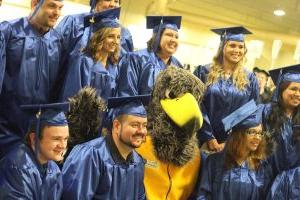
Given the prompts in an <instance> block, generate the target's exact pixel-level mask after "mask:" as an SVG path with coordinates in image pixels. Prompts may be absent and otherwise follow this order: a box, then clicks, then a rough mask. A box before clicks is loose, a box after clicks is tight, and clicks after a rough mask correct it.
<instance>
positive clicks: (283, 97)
mask: <svg viewBox="0 0 300 200" xmlns="http://www.w3.org/2000/svg"><path fill="white" fill-rule="evenodd" d="M270 75H271V78H272V79H273V81H274V83H276V86H277V88H276V90H275V92H274V96H273V99H272V101H273V102H272V103H270V104H267V105H266V107H265V109H264V112H263V113H264V118H263V124H264V129H266V130H267V131H269V132H270V133H271V137H272V138H273V140H274V141H275V143H276V149H275V152H274V157H275V167H276V168H280V167H284V169H291V168H295V169H292V170H290V171H285V172H283V173H282V174H281V175H279V177H277V178H276V180H275V181H274V183H273V186H272V190H271V191H270V197H269V198H270V199H299V198H300V194H299V188H298V186H299V181H298V180H299V178H298V177H299V175H300V173H299V167H300V158H299V145H297V144H298V143H299V137H300V129H299V126H300V65H294V66H289V67H285V68H279V69H275V70H271V71H270ZM282 152H286V153H285V154H282ZM283 159H284V160H283ZM297 188H298V189H297ZM280 197H282V198H280Z"/></svg>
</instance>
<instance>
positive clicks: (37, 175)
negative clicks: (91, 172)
mask: <svg viewBox="0 0 300 200" xmlns="http://www.w3.org/2000/svg"><path fill="white" fill-rule="evenodd" d="M61 106H66V104H51V105H49V104H48V105H33V106H32V105H29V106H25V107H26V108H27V109H29V110H31V111H34V112H35V111H37V113H36V118H35V119H33V121H32V123H31V126H30V129H29V131H28V133H27V135H26V138H25V142H24V143H20V144H18V145H15V146H13V148H12V149H11V150H10V151H9V152H8V153H7V154H6V155H5V156H4V157H3V158H2V159H1V160H0V199H32V200H41V199H51V200H60V198H61V194H62V190H63V182H62V174H61V172H60V169H59V167H58V166H57V164H56V163H55V161H56V162H59V161H61V160H62V159H63V155H64V153H65V151H66V148H67V140H68V138H69V129H68V123H67V120H66V117H65V115H64V113H63V112H61V110H60V107H61ZM57 108H59V109H57ZM33 116H35V115H33Z"/></svg>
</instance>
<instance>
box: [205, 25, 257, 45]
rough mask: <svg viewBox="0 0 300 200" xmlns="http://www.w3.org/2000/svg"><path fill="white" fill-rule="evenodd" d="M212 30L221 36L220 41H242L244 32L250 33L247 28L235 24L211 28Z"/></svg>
mask: <svg viewBox="0 0 300 200" xmlns="http://www.w3.org/2000/svg"><path fill="white" fill-rule="evenodd" d="M211 31H212V32H214V33H216V34H218V35H220V36H221V41H222V42H224V41H229V40H230V41H238V42H243V41H244V35H245V34H252V33H251V32H250V31H249V30H247V29H246V28H244V27H243V26H235V27H226V28H216V29H211Z"/></svg>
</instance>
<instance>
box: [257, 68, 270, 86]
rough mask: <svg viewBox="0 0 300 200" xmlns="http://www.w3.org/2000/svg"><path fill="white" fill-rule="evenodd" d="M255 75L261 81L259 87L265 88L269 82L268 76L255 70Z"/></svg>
mask: <svg viewBox="0 0 300 200" xmlns="http://www.w3.org/2000/svg"><path fill="white" fill-rule="evenodd" d="M255 75H256V78H257V80H258V83H259V88H265V87H266V85H267V82H268V76H267V75H266V74H265V73H263V72H255Z"/></svg>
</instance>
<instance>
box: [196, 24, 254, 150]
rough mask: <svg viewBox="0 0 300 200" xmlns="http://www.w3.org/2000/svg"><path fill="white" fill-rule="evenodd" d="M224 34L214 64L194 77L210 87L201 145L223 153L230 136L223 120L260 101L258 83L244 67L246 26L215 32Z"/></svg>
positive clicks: (208, 88)
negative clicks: (253, 102)
mask: <svg viewBox="0 0 300 200" xmlns="http://www.w3.org/2000/svg"><path fill="white" fill-rule="evenodd" d="M212 31H213V32H216V33H217V34H220V35H221V43H220V45H219V49H218V52H217V54H216V56H215V57H214V59H213V63H212V64H211V65H207V66H199V67H197V68H196V70H195V71H194V74H195V75H196V76H197V77H198V78H200V79H201V80H202V81H203V82H204V83H205V84H206V86H207V89H206V91H205V95H204V99H203V102H202V105H201V111H202V112H203V115H204V119H205V120H204V125H203V127H202V128H201V129H200V131H199V132H198V134H199V135H198V139H199V142H200V144H201V145H202V144H204V143H206V145H207V148H208V150H210V151H221V150H222V149H223V148H224V144H225V142H226V140H227V137H228V134H227V133H226V132H225V131H224V127H223V125H222V123H220V120H222V119H223V118H224V117H225V116H227V115H228V114H230V113H231V112H233V111H234V110H236V109H237V108H239V107H240V106H241V105H243V104H245V103H246V102H248V101H250V100H251V99H254V100H255V101H257V100H258V98H259V89H258V82H257V79H256V77H255V75H254V74H253V73H252V72H249V71H247V70H246V69H244V68H243V65H244V62H245V54H246V52H247V49H246V46H245V41H244V34H249V33H250V32H249V31H248V30H247V29H245V28H244V27H231V28H222V29H213V30H212Z"/></svg>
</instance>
